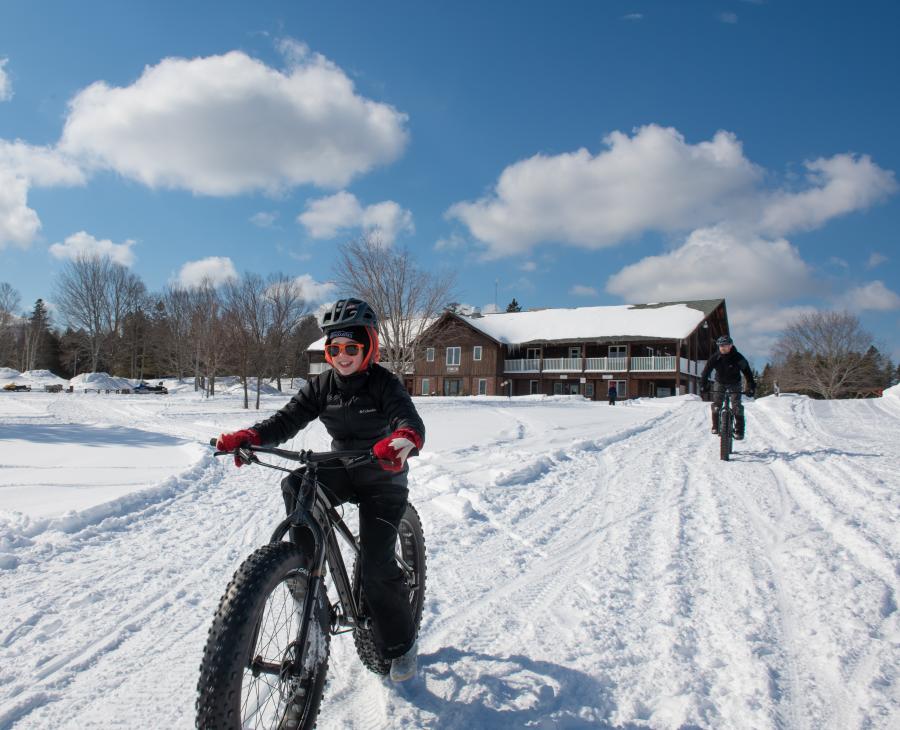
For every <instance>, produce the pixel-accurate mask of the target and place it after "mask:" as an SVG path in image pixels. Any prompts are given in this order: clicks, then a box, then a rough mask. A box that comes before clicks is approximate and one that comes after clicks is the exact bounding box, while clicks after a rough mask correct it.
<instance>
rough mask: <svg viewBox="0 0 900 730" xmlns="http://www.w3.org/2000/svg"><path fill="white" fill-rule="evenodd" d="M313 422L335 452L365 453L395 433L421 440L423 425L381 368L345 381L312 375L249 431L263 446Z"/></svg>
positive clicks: (328, 374) (409, 401)
mask: <svg viewBox="0 0 900 730" xmlns="http://www.w3.org/2000/svg"><path fill="white" fill-rule="evenodd" d="M316 418H320V419H321V420H322V424H323V425H324V426H325V429H326V430H327V431H328V433H329V434H330V435H331V438H332V448H333V449H335V450H342V449H368V448H370V447H372V446H373V445H374V444H375V442H376V441H380V440H381V439H383V438H384V437H385V436H389V435H390V434H391V433H393V432H394V431H396V430H397V429H398V428H411V429H413V430H414V431H415V432H416V433H418V434H419V435H420V436H421V437H422V439H423V440H424V439H425V424H424V423H422V419H421V418H420V417H419V414H418V412H417V411H416V407H415V406H414V405H413V402H412V399H410V397H409V393H407V392H406V388H404V387H403V383H401V382H400V380H399V379H398V378H397V377H396V376H395V375H393V374H392V373H391V372H389V371H388V370H385V369H384V368H383V367H381V366H380V365H373V366H371V367H370V368H368V369H367V370H366V371H365V372H362V373H355V374H353V375H350V376H349V377H346V378H345V377H342V376H341V375H339V374H338V373H337V372H336V371H335V370H333V369H332V370H326V371H325V372H324V373H320V374H319V375H316V376H313V377H312V378H310V379H309V380H308V381H307V383H306V385H304V386H303V387H302V388H301V389H300V390H299V391H298V392H297V394H296V395H295V396H294V397H293V398H291V400H290V401H288V403H287V405H286V406H284V408H282V409H281V410H279V411H278V412H276V413H274V414H273V415H271V416H270V417H269V418H267V419H265V420H264V421H260V422H259V423H257V424H256V425H255V426H253V428H254V429H255V430H256V432H257V433H258V434H259V436H260V438H261V439H262V442H263V443H264V444H270V445H271V444H280V443H282V442H284V441H287V440H288V439H289V438H291V437H292V436H294V435H295V434H296V433H297V432H298V431H300V430H301V429H303V428H305V427H306V425H307V424H308V423H309V422H310V421H313V420H314V419H316ZM413 453H418V452H415V451H414V452H413Z"/></svg>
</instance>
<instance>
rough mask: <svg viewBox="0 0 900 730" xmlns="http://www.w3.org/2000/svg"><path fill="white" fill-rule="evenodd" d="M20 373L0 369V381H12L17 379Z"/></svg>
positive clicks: (13, 370)
mask: <svg viewBox="0 0 900 730" xmlns="http://www.w3.org/2000/svg"><path fill="white" fill-rule="evenodd" d="M21 374H22V373H20V372H19V371H18V370H15V369H14V368H0V380H12V379H13V378H18V377H19V376H20V375H21Z"/></svg>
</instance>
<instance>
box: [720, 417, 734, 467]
mask: <svg viewBox="0 0 900 730" xmlns="http://www.w3.org/2000/svg"><path fill="white" fill-rule="evenodd" d="M721 421H722V422H721V423H720V424H719V458H720V459H721V460H722V461H728V459H729V457H730V456H731V439H732V435H733V434H732V423H733V420H732V419H731V418H730V417H727V418H722V419H721Z"/></svg>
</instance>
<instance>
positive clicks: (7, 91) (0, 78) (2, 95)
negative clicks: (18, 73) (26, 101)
mask: <svg viewBox="0 0 900 730" xmlns="http://www.w3.org/2000/svg"><path fill="white" fill-rule="evenodd" d="M8 62H9V59H8V58H0V101H9V100H10V99H12V97H13V90H12V81H10V79H9V74H8V73H6V64H7V63H8Z"/></svg>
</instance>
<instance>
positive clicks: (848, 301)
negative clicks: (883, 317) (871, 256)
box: [835, 281, 900, 312]
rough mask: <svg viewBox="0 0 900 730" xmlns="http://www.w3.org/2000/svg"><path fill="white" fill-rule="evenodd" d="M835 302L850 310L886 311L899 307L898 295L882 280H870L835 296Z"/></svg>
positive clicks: (899, 299) (899, 298)
mask: <svg viewBox="0 0 900 730" xmlns="http://www.w3.org/2000/svg"><path fill="white" fill-rule="evenodd" d="M835 304H836V305H837V306H838V307H839V308H842V309H848V310H850V311H851V312H864V311H866V310H871V311H876V312H877V311H880V312H887V311H891V310H894V309H900V295H898V294H897V293H896V292H894V291H891V290H890V289H888V288H887V287H886V286H885V284H884V282H883V281H870V282H869V283H868V284H864V285H862V286H857V287H854V288H852V289H850V290H848V291H847V292H845V293H844V294H843V295H841V296H839V297H838V298H837V300H836V302H835Z"/></svg>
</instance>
